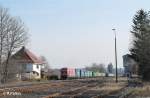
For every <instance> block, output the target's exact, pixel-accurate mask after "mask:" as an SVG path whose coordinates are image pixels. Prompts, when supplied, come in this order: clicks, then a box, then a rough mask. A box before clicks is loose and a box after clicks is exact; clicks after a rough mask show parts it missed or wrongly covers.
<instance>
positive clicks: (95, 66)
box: [85, 63, 106, 73]
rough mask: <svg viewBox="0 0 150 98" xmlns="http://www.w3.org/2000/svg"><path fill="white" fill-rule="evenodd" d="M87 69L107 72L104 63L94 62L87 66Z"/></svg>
mask: <svg viewBox="0 0 150 98" xmlns="http://www.w3.org/2000/svg"><path fill="white" fill-rule="evenodd" d="M85 69H87V70H89V71H96V72H103V73H104V72H106V69H105V65H104V64H96V63H93V64H92V65H91V66H89V67H86V68H85Z"/></svg>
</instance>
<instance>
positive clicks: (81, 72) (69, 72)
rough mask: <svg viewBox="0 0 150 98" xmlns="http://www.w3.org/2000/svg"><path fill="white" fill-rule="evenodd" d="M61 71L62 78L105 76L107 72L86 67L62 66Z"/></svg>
mask: <svg viewBox="0 0 150 98" xmlns="http://www.w3.org/2000/svg"><path fill="white" fill-rule="evenodd" d="M60 72H61V79H67V78H87V77H99V76H105V73H100V72H93V71H88V70H85V69H73V68H62V69H61V70H60Z"/></svg>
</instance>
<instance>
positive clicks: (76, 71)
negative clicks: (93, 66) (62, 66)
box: [75, 69, 81, 78]
mask: <svg viewBox="0 0 150 98" xmlns="http://www.w3.org/2000/svg"><path fill="white" fill-rule="evenodd" d="M75 77H77V78H80V77H81V69H75Z"/></svg>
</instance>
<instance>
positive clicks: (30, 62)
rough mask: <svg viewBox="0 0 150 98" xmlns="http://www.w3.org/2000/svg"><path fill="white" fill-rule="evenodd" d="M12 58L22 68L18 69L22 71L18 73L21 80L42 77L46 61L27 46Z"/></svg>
mask: <svg viewBox="0 0 150 98" xmlns="http://www.w3.org/2000/svg"><path fill="white" fill-rule="evenodd" d="M11 59H13V61H15V64H17V66H18V68H21V70H20V69H18V70H20V71H19V73H17V78H19V79H21V80H23V79H40V78H41V69H42V67H43V66H44V62H43V61H42V60H41V59H40V58H39V57H37V56H36V55H34V54H33V53H32V52H30V51H29V50H28V49H26V48H25V47H22V48H21V49H20V50H19V51H18V52H16V53H15V54H14V55H13V56H12V57H11Z"/></svg>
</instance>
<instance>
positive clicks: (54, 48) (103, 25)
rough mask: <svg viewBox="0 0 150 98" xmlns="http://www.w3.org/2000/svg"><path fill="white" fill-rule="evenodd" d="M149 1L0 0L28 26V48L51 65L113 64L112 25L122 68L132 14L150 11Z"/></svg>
mask: <svg viewBox="0 0 150 98" xmlns="http://www.w3.org/2000/svg"><path fill="white" fill-rule="evenodd" d="M149 4H150V1H149V0H145V1H143V2H142V0H0V5H2V6H3V7H6V8H9V9H10V13H11V15H13V16H19V17H20V18H21V19H22V20H23V21H24V23H25V24H26V26H27V27H28V29H29V34H30V35H31V37H30V43H29V44H28V46H27V47H28V48H29V49H31V50H32V51H33V52H34V53H36V54H37V55H44V56H45V57H46V58H47V59H48V61H49V63H50V64H51V67H53V68H61V67H64V66H67V67H84V65H90V64H91V63H93V62H96V63H104V64H106V65H107V64H108V63H109V62H112V63H113V64H114V34H113V32H112V30H111V29H112V28H114V27H115V28H116V29H117V48H118V65H119V66H120V67H122V55H124V54H126V53H128V52H129V51H128V49H129V43H130V41H131V35H130V30H131V24H132V18H133V15H134V14H135V12H136V11H137V10H139V9H141V8H143V9H145V10H150V6H149Z"/></svg>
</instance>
